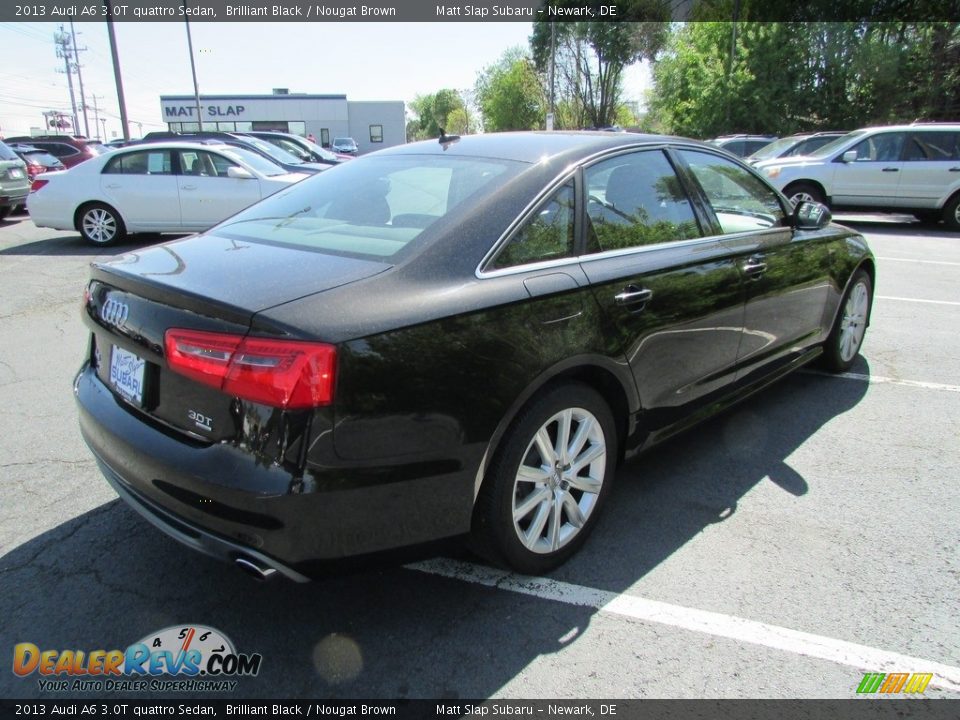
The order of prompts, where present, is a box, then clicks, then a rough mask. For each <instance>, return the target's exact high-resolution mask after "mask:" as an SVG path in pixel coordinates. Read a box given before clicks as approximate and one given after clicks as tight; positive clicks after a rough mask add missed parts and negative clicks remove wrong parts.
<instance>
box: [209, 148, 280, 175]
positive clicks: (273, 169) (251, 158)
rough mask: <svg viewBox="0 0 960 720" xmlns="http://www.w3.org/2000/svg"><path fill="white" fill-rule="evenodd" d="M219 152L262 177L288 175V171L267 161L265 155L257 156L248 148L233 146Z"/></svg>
mask: <svg viewBox="0 0 960 720" xmlns="http://www.w3.org/2000/svg"><path fill="white" fill-rule="evenodd" d="M219 150H220V152H222V153H223V154H224V155H226V156H227V157H229V158H231V159H233V160H238V161H239V162H241V163H243V164H246V165H248V166H249V167H251V168H253V169H254V170H256V171H257V172H258V173H260V174H261V175H266V176H267V177H273V176H274V175H286V174H287V171H286V170H284V169H283V168H282V167H280V166H279V165H277V164H276V163H275V162H271V161H270V160H267V158H265V157H264V156H263V155H257V154H256V153H255V152H253V150H247V149H246V148H241V147H235V146H232V145H231V146H230V147H223V148H219Z"/></svg>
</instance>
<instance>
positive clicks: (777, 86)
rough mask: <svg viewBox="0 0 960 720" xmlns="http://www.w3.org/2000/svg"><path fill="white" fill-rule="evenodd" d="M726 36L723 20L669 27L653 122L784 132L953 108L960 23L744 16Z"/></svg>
mask: <svg viewBox="0 0 960 720" xmlns="http://www.w3.org/2000/svg"><path fill="white" fill-rule="evenodd" d="M741 10H742V11H743V12H745V13H746V14H747V15H749V13H750V12H752V10H751V5H750V4H749V2H748V1H747V0H744V4H743V6H742V7H741ZM721 14H722V13H721ZM735 36H736V45H735V46H734V47H733V52H732V53H731V45H732V40H733V38H734V26H733V24H731V23H729V22H720V23H718V22H694V23H689V24H687V25H685V26H682V27H678V28H677V29H676V30H675V31H674V32H673V33H672V34H671V38H670V40H669V41H668V45H667V51H666V52H665V53H664V54H663V55H662V56H661V57H660V58H659V59H658V61H657V62H656V64H655V66H654V81H655V88H654V91H653V93H652V97H651V101H650V108H651V114H652V116H653V118H654V120H655V122H656V123H657V125H658V126H659V127H660V128H661V129H663V130H665V131H667V132H673V133H677V134H681V135H693V136H695V137H708V136H714V135H719V134H723V133H728V132H774V133H778V134H781V135H783V134H789V133H794V132H800V131H809V130H823V129H844V128H846V129H853V128H856V127H862V126H865V125H872V124H886V123H894V122H910V121H912V120H915V119H939V120H947V119H955V118H956V115H957V113H958V111H960V23H947V22H935V23H904V22H896V23H891V22H863V21H858V22H803V23H800V22H797V23H780V22H753V21H747V22H738V23H736V33H735Z"/></svg>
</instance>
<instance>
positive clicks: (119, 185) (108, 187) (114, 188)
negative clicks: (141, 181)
mask: <svg viewBox="0 0 960 720" xmlns="http://www.w3.org/2000/svg"><path fill="white" fill-rule="evenodd" d="M122 187H123V185H121V184H120V183H110V184H109V185H107V189H108V190H116V189H117V188H122Z"/></svg>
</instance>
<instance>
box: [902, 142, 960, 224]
mask: <svg viewBox="0 0 960 720" xmlns="http://www.w3.org/2000/svg"><path fill="white" fill-rule="evenodd" d="M900 173H901V174H900V185H899V189H898V191H897V193H898V195H899V196H900V200H901V202H902V204H903V206H905V207H914V208H931V209H933V208H936V207H938V206H939V205H940V201H941V200H942V199H943V198H945V197H948V196H950V195H952V194H953V192H954V191H955V190H957V189H958V188H960V132H957V131H949V130H929V129H917V130H916V131H913V132H910V133H909V134H908V137H907V143H906V148H905V149H904V153H903V166H902V168H901V171H900Z"/></svg>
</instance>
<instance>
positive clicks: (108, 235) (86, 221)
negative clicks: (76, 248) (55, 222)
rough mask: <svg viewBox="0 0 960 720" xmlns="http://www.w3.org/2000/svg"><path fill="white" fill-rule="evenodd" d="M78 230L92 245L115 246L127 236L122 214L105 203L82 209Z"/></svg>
mask: <svg viewBox="0 0 960 720" xmlns="http://www.w3.org/2000/svg"><path fill="white" fill-rule="evenodd" d="M77 229H78V230H80V235H81V236H83V239H84V240H86V241H87V242H88V243H90V244H92V245H113V244H115V243H118V242H120V241H121V240H123V239H124V238H125V237H126V236H127V229H126V227H125V226H124V224H123V219H122V218H121V217H120V213H118V212H117V211H116V210H114V209H113V208H112V207H110V206H109V205H104V204H103V203H90V204H89V205H84V206H83V207H82V208H80V210H79V211H78V212H77Z"/></svg>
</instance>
